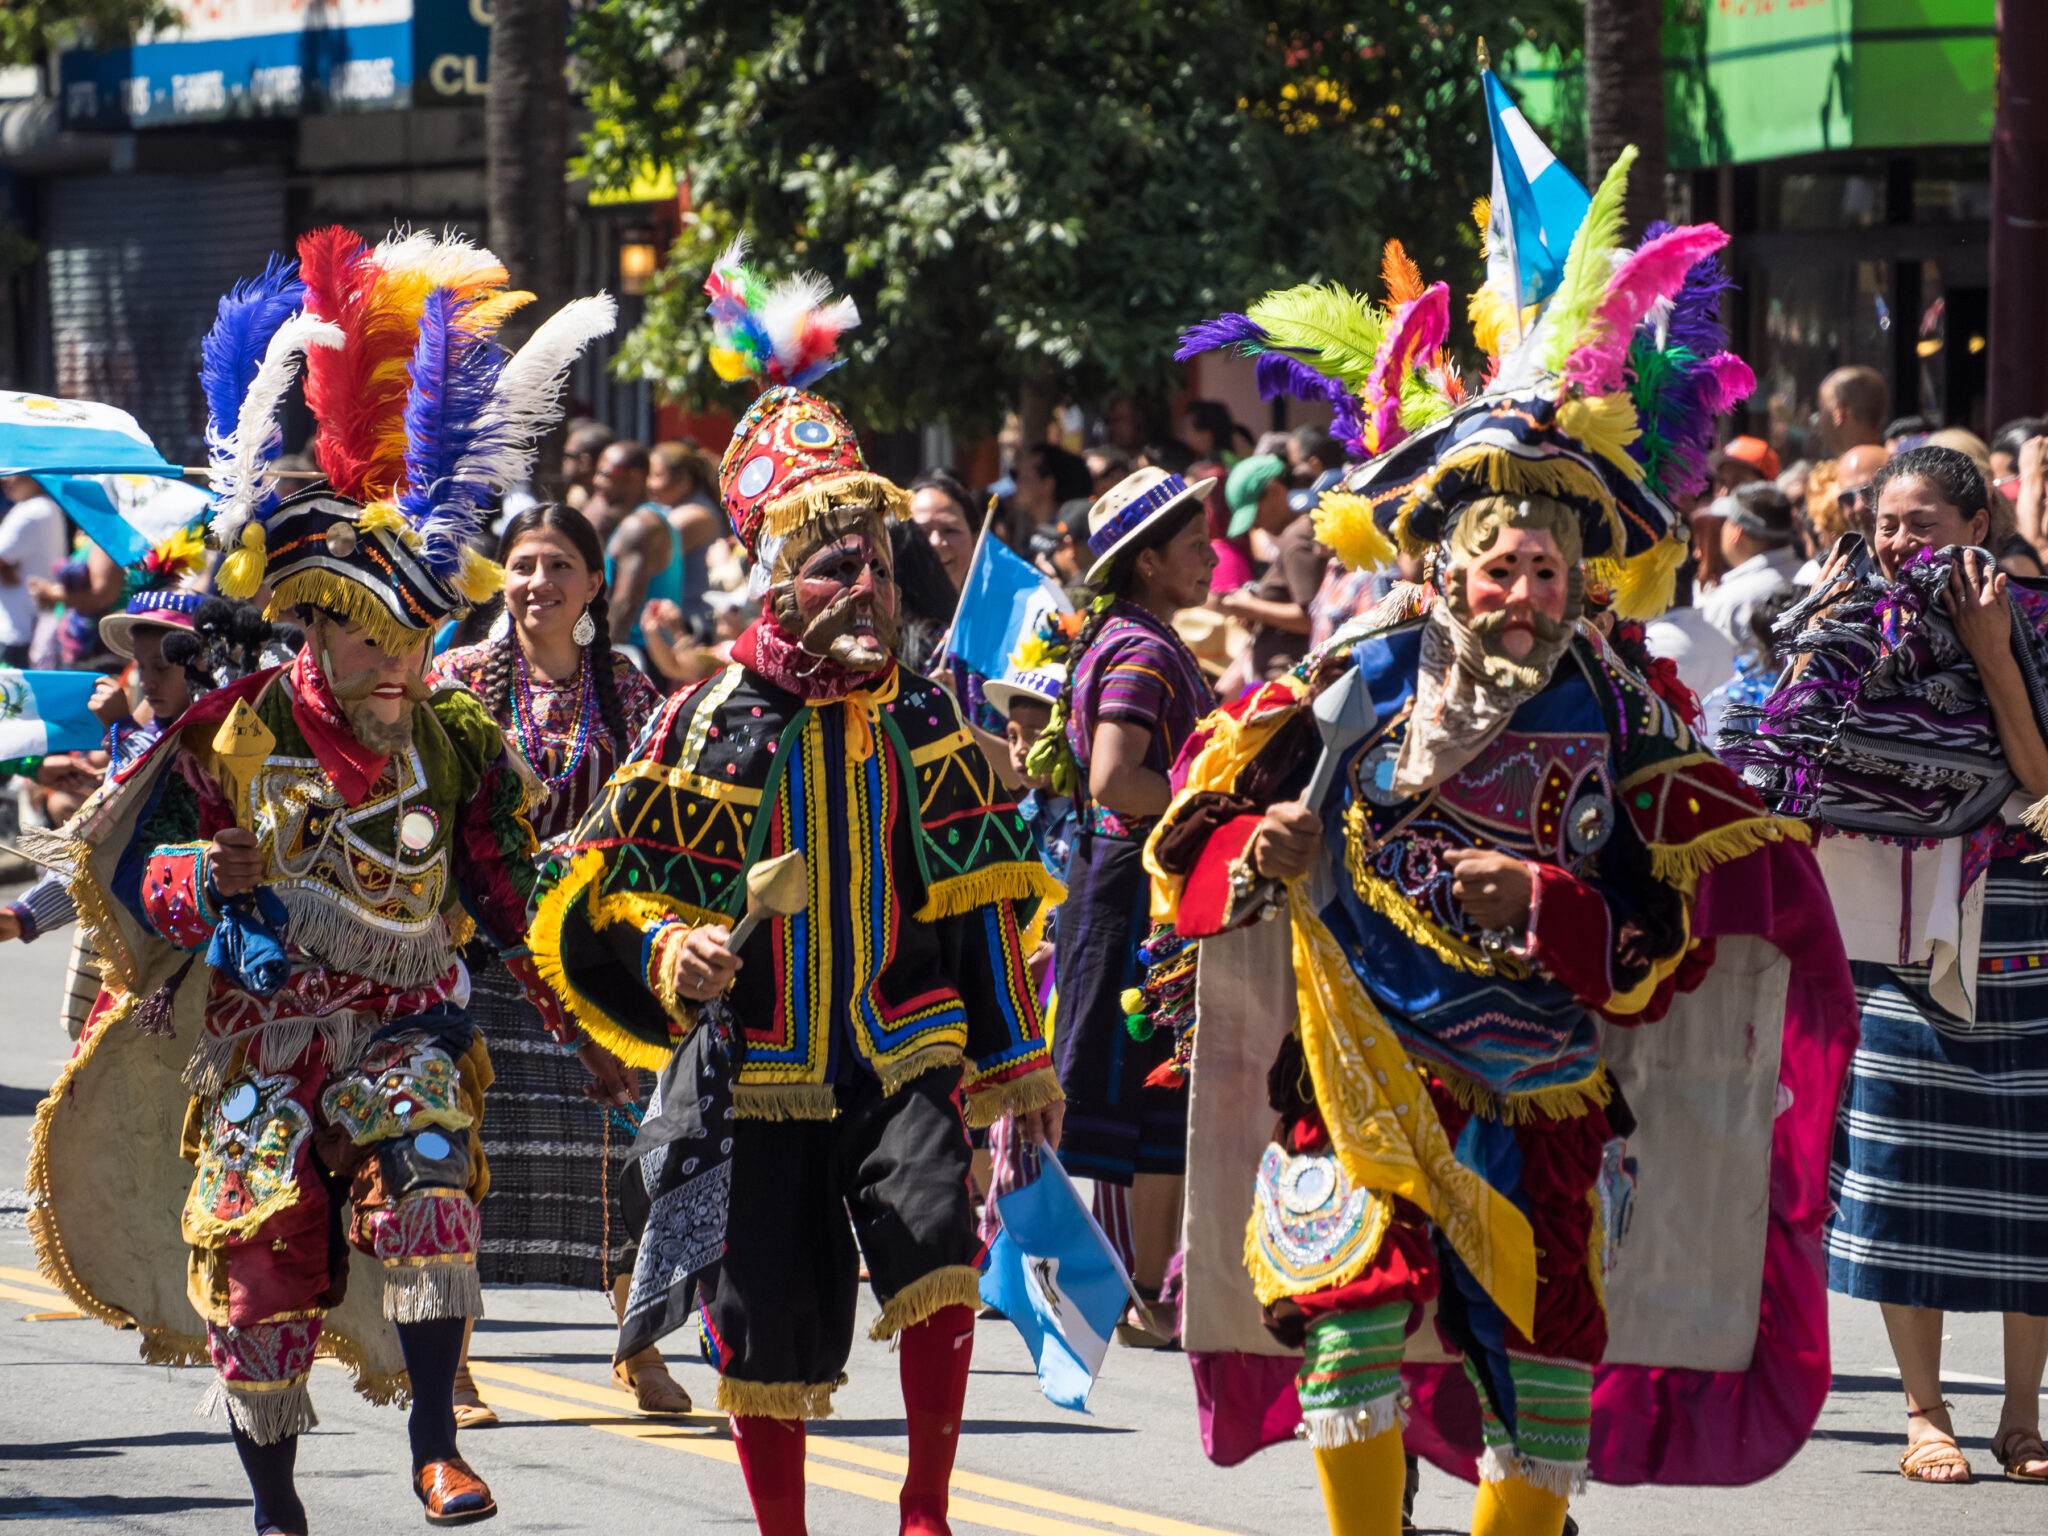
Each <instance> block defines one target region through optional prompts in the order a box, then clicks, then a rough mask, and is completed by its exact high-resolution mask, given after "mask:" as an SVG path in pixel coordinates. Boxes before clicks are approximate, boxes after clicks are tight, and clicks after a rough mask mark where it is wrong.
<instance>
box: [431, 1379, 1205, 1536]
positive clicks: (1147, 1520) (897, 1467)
mask: <svg viewBox="0 0 2048 1536" xmlns="http://www.w3.org/2000/svg"><path fill="white" fill-rule="evenodd" d="M469 1368H470V1370H471V1371H472V1372H473V1373H474V1374H476V1375H477V1376H480V1377H482V1378H484V1379H485V1380H487V1381H490V1382H492V1383H493V1385H492V1388H491V1396H492V1398H493V1399H497V1398H505V1400H506V1401H508V1402H510V1403H511V1404H512V1406H514V1407H525V1408H526V1411H528V1412H543V1416H544V1417H548V1418H555V1419H564V1418H571V1417H574V1416H573V1415H564V1414H563V1413H561V1411H560V1408H559V1406H558V1405H553V1406H551V1408H550V1409H549V1410H546V1411H543V1410H538V1409H534V1408H532V1407H527V1403H529V1402H532V1401H536V1400H535V1399H528V1398H526V1394H524V1393H511V1394H508V1393H507V1391H506V1389H505V1387H504V1386H500V1385H497V1383H501V1382H502V1383H505V1384H506V1385H507V1386H512V1387H532V1388H535V1389H536V1390H538V1391H541V1392H547V1393H552V1394H554V1396H555V1397H558V1398H570V1399H573V1400H575V1401H577V1402H581V1403H590V1404H593V1405H596V1406H599V1407H604V1408H612V1409H617V1410H622V1411H625V1412H631V1411H632V1410H633V1406H634V1400H633V1396H632V1394H631V1393H628V1392H624V1391H621V1390H619V1389H617V1388H615V1387H601V1386H595V1385H593V1384H591V1383H589V1382H585V1381H578V1380H576V1379H575V1378H573V1377H566V1376H558V1375H556V1374H555V1373H554V1372H552V1371H539V1370H535V1369H533V1368H532V1367H531V1366H524V1365H513V1364H510V1363H509V1362H504V1361H495V1360H471V1361H470V1362H469ZM515 1398H517V1399H521V1400H522V1401H514V1399H515ZM538 1401H546V1400H545V1399H541V1400H538ZM586 1422H588V1423H590V1426H591V1427H592V1428H594V1429H612V1430H616V1431H617V1432H619V1433H631V1432H632V1429H631V1428H629V1427H628V1426H631V1427H632V1428H637V1429H640V1430H643V1431H651V1433H642V1434H639V1435H638V1436H637V1437H636V1438H639V1439H647V1440H659V1441H661V1442H663V1443H665V1444H667V1445H669V1446H671V1447H673V1448H675V1449H677V1450H688V1451H695V1452H699V1453H702V1454H715V1453H713V1452H711V1450H710V1444H717V1445H721V1446H726V1442H725V1441H724V1440H722V1439H720V1440H718V1441H715V1442H710V1443H706V1436H707V1435H708V1434H710V1433H712V1432H713V1429H714V1428H715V1427H717V1426H721V1425H722V1424H723V1422H724V1416H723V1415H721V1414H703V1413H699V1414H693V1415H691V1416H690V1417H689V1418H685V1419H670V1420H666V1421H654V1420H647V1419H637V1418H636V1419H632V1420H629V1421H626V1423H625V1424H619V1425H613V1424H606V1423H601V1422H597V1421H595V1420H586ZM699 1424H704V1425H707V1427H706V1428H695V1427H694V1426H696V1425H699ZM687 1441H696V1442H697V1443H696V1444H689V1443H686V1442H687ZM806 1449H807V1450H808V1451H809V1453H810V1456H811V1457H812V1458H816V1457H824V1458H826V1459H828V1460H832V1461H841V1462H846V1463H848V1464H849V1465H851V1466H856V1467H864V1468H866V1469H868V1470H869V1471H872V1472H882V1473H888V1474H892V1475H893V1477H894V1481H893V1482H891V1483H890V1484H889V1485H888V1486H889V1488H890V1489H892V1490H895V1491H892V1492H890V1493H888V1495H887V1502H891V1503H893V1502H894V1501H895V1498H896V1493H897V1492H900V1491H901V1487H902V1478H903V1474H904V1473H905V1472H906V1471H908V1470H909V1466H910V1463H909V1461H908V1460H907V1459H906V1458H904V1457H902V1456H898V1455H895V1454H893V1453H892V1452H889V1451H881V1450H876V1449H874V1448H872V1447H870V1446H865V1445H855V1444H852V1443H849V1442H847V1441H843V1440H835V1439H833V1438H832V1437H831V1436H830V1435H824V1434H813V1435H811V1436H810V1437H809V1438H808V1441H807V1444H806ZM719 1459H720V1460H724V1461H737V1459H738V1457H737V1453H733V1452H731V1451H730V1447H729V1446H727V1454H725V1455H723V1456H720V1457H719ZM823 1473H831V1474H834V1477H835V1478H851V1477H854V1475H855V1474H852V1473H841V1472H839V1471H838V1469H837V1468H832V1467H818V1466H816V1465H807V1466H806V1467H805V1475H806V1477H808V1478H809V1480H810V1481H812V1482H815V1483H819V1484H820V1486H823V1487H838V1488H841V1489H842V1491H845V1492H851V1493H860V1494H864V1495H865V1496H867V1497H870V1498H881V1497H883V1495H882V1494H880V1493H877V1492H873V1491H871V1488H870V1486H869V1485H874V1484H876V1483H878V1482H879V1480H878V1479H875V1478H860V1479H858V1481H859V1483H860V1484H861V1486H848V1485H846V1484H844V1483H842V1482H839V1481H836V1480H834V1479H828V1478H825V1477H822V1476H820V1474H823ZM953 1487H954V1489H955V1490H956V1491H958V1492H962V1493H979V1494H984V1495H986V1496H987V1497H989V1498H994V1499H1002V1500H1005V1501H1006V1502H1008V1503H1012V1504H1021V1505H1024V1506H1025V1507H1026V1508H1027V1509H1029V1510H1034V1511H1039V1512H1042V1513H1044V1514H1060V1515H1071V1516H1074V1517H1075V1518H1077V1519H1082V1520H1089V1521H1093V1522H1095V1523H1096V1524H1098V1525H1108V1526H1114V1527H1116V1528H1117V1529H1120V1530H1126V1531H1141V1532H1144V1533H1145V1536H1228V1533H1226V1532H1222V1531H1218V1530H1217V1529H1216V1528H1215V1527H1213V1526H1205V1525H1191V1524H1189V1523H1188V1522H1186V1521H1184V1520H1174V1519H1171V1518H1169V1517H1167V1516H1165V1515H1150V1514H1145V1513H1143V1512H1142V1511H1139V1510H1131V1509H1120V1508H1118V1507H1117V1506H1115V1505H1113V1504H1098V1503H1096V1502H1094V1501H1093V1500H1090V1499H1078V1498H1074V1497H1073V1496H1072V1495H1069V1494H1064V1493H1054V1492H1052V1491H1050V1490H1048V1489H1044V1488H1033V1487H1031V1486H1029V1485H1028V1484H1024V1483H1013V1482H1010V1481H1008V1480H1007V1479H1004V1478H999V1477H988V1476H985V1475H983V1474H982V1473H979V1472H965V1471H960V1470H958V1469H956V1470H955V1471H954V1473H953ZM970 1509H973V1510H989V1511H992V1512H993V1513H995V1514H997V1515H1002V1516H1006V1517H1012V1518H1014V1517H1013V1516H1012V1512H1011V1511H1008V1510H1000V1509H995V1508H994V1506H991V1505H980V1504H975V1503H974V1502H973V1501H971V1500H970V1501H966V1502H965V1503H963V1501H961V1500H960V1499H958V1498H956V1499H954V1500H953V1504H952V1510H953V1513H954V1514H955V1515H957V1516H958V1517H959V1518H960V1519H962V1520H969V1519H972V1520H974V1521H975V1523H978V1524H990V1523H995V1522H991V1521H989V1520H987V1519H984V1518H982V1517H980V1516H979V1515H970V1514H969V1513H968V1511H969V1510H970ZM997 1529H999V1530H1022V1529H1025V1527H1021V1526H1017V1525H1014V1524H997ZM1030 1529H1032V1530H1043V1531H1045V1532H1047V1533H1053V1532H1064V1533H1072V1532H1074V1531H1076V1530H1078V1529H1082V1528H1080V1527H1075V1526H1071V1525H1067V1524H1065V1523H1063V1522H1060V1521H1048V1522H1044V1523H1043V1524H1034V1525H1033V1526H1032V1527H1030Z"/></svg>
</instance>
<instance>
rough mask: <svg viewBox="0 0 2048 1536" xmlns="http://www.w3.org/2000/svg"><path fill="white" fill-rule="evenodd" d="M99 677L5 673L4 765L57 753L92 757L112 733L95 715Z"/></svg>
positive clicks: (0, 693)
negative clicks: (95, 692) (95, 695)
mask: <svg viewBox="0 0 2048 1536" xmlns="http://www.w3.org/2000/svg"><path fill="white" fill-rule="evenodd" d="M99 681H100V675H99V673H97V672H17V671H15V670H14V669H13V668H11V667H0V762H5V761H8V760H9V759H12V758H17V757H43V756H45V755H47V754H48V753H51V752H90V751H92V750H93V749H94V748H95V747H97V746H98V745H99V744H100V743H101V742H102V741H104V740H105V739H106V735H107V728H106V727H105V726H104V725H102V724H100V722H99V718H98V717H97V716H96V715H94V714H93V712H92V692H93V689H94V688H96V687H98V686H99Z"/></svg>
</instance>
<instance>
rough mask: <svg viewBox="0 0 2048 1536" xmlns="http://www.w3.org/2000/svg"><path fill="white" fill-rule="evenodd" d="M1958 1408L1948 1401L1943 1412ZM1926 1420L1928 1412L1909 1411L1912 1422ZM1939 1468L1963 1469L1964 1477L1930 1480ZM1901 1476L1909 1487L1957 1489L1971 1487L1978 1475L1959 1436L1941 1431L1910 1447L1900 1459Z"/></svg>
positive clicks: (1945, 1401)
mask: <svg viewBox="0 0 2048 1536" xmlns="http://www.w3.org/2000/svg"><path fill="white" fill-rule="evenodd" d="M1954 1406H1955V1404H1953V1403H1951V1402H1948V1401H1947V1400H1946V1399H1944V1400H1943V1402H1942V1403H1941V1407H1942V1408H1943V1409H1950V1408H1953V1407H1954ZM1926 1416H1927V1415H1926V1410H1924V1409H1918V1410H1916V1409H1911V1408H1909V1409H1907V1410H1906V1417H1907V1418H1908V1419H1915V1418H1925V1417H1926ZM1936 1467H1943V1468H1948V1467H1960V1468H1961V1469H1962V1473H1963V1475H1962V1476H1961V1477H1929V1476H1928V1475H1927V1474H1928V1473H1930V1472H1932V1471H1933V1470H1934V1469H1935V1468H1936ZM1899 1476H1901V1477H1903V1478H1904V1479H1905V1480H1906V1481H1907V1482H1909V1483H1935V1484H1939V1485H1941V1486H1944V1487H1954V1488H1962V1487H1967V1486H1968V1485H1969V1484H1970V1483H1971V1482H1973V1481H1974V1480H1975V1474H1974V1473H1972V1472H1971V1471H1970V1459H1969V1458H1968V1457H1967V1456H1965V1455H1964V1454H1963V1448H1962V1447H1961V1446H1959V1445H1957V1444H1956V1440H1955V1436H1954V1435H1952V1434H1948V1435H1945V1434H1942V1433H1940V1432H1939V1431H1937V1432H1936V1433H1934V1434H1931V1435H1929V1436H1928V1437H1927V1438H1926V1439H1924V1440H1916V1441H1913V1442H1912V1443H1911V1444H1909V1445H1908V1446H1907V1447H1906V1449H1905V1453H1904V1454H1903V1455H1901V1456H1900V1457H1899Z"/></svg>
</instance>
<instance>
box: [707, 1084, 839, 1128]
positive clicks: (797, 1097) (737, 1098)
mask: <svg viewBox="0 0 2048 1536" xmlns="http://www.w3.org/2000/svg"><path fill="white" fill-rule="evenodd" d="M732 1112H733V1113H734V1114H735V1115H737V1116H738V1117H739V1118H740V1119H742V1120H830V1119H833V1118H834V1117H835V1116H837V1115H838V1113H839V1100H838V1098H837V1097H836V1096H835V1095H834V1094H833V1092H832V1085H831V1084H830V1083H734V1084H733V1085H732Z"/></svg>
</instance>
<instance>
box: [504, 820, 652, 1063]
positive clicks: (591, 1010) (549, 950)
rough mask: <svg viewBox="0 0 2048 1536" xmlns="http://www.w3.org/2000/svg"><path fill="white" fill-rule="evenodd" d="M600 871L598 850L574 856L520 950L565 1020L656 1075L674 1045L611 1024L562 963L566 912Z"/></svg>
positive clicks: (601, 856)
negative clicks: (563, 1010) (523, 949)
mask: <svg viewBox="0 0 2048 1536" xmlns="http://www.w3.org/2000/svg"><path fill="white" fill-rule="evenodd" d="M603 873H604V850H603V849H601V848H590V849H586V850H585V851H584V852H582V853H580V854H578V855H577V856H576V861H575V863H573V864H571V865H570V866H569V872H568V873H567V874H566V875H564V876H563V877H562V879H561V881H560V883H559V884H557V885H556V886H555V887H554V889H552V890H551V891H549V892H548V893H547V895H546V897H544V898H543V899H542V901H541V904H540V910H539V911H538V912H536V913H535V914H534V918H533V922H532V924H531V926H529V927H528V929H527V930H526V946H527V948H528V949H529V950H530V951H531V952H532V954H533V964H534V969H536V970H537V971H539V972H540V974H541V979H542V980H543V981H545V982H546V983H547V984H548V989H549V990H550V991H552V992H553V993H554V994H555V996H556V997H558V998H560V999H561V1001H562V1006H563V1007H564V1008H566V1009H568V1010H569V1016H570V1017H571V1018H573V1019H574V1020H575V1021H576V1022H577V1024H579V1025H580V1026H582V1028H583V1029H584V1031H585V1032H586V1033H587V1034H589V1036H590V1038H591V1039H593V1040H595V1041H596V1042H597V1043H598V1044H599V1045H601V1046H603V1047H604V1048H605V1049H606V1050H608V1051H610V1052H611V1053H612V1054H613V1055H614V1056H616V1057H618V1058H619V1060H621V1061H623V1062H624V1063H625V1064H626V1065H627V1066H629V1067H642V1068H645V1069H646V1070H647V1071H649V1072H659V1071H660V1070H661V1069H662V1068H663V1067H665V1066H667V1065H668V1062H669V1058H670V1057H671V1056H673V1055H674V1054H675V1047H674V1046H673V1045H657V1044H655V1043H653V1042H651V1041H646V1040H642V1039H641V1038H640V1037H639V1036H638V1035H635V1034H633V1033H632V1032H631V1031H629V1030H625V1029H622V1028H620V1027H619V1026H618V1025H617V1024H615V1023H613V1022H612V1018H611V1015H609V1014H607V1013H606V1012H605V1011H604V1010H603V1009H601V1008H599V1007H598V1006H597V1005H596V1004H595V1003H593V1002H592V1001H591V1000H590V999H589V998H587V997H585V996H584V995H583V993H582V992H581V991H579V990H578V989H577V987H576V984H575V983H574V982H572V981H571V980H570V979H569V972H568V970H567V969H566V968H565V967H564V965H563V963H562V925H563V923H564V922H565V921H566V920H567V918H568V914H569V908H570V907H571V906H572V905H574V903H575V902H576V901H577V900H578V898H580V897H583V896H584V895H586V893H588V892H589V891H590V889H591V887H592V886H593V885H595V884H596V882H597V878H598V876H599V875H601V874H603ZM595 921H596V915H595V914H593V915H592V922H593V923H595Z"/></svg>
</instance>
